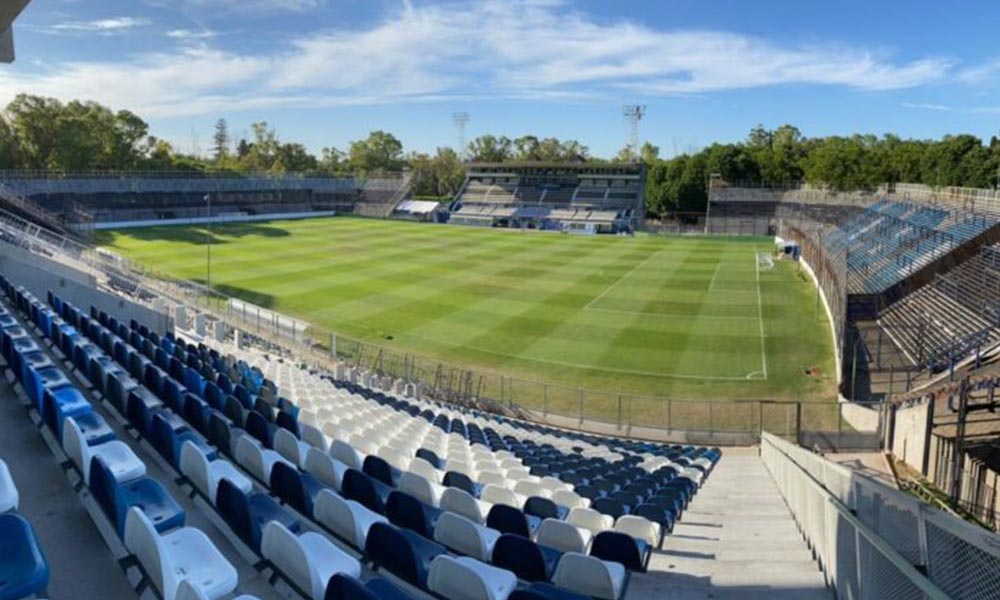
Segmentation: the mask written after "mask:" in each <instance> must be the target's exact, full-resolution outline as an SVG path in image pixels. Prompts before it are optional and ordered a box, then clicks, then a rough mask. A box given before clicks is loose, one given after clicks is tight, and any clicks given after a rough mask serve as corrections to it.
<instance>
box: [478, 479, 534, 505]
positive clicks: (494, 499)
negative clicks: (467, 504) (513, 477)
mask: <svg viewBox="0 0 1000 600" xmlns="http://www.w3.org/2000/svg"><path fill="white" fill-rule="evenodd" d="M479 497H480V498H482V499H483V500H484V501H486V502H491V503H493V504H506V505H507V506H513V507H517V508H520V507H521V506H522V505H523V504H524V499H523V498H519V497H518V495H517V494H515V493H514V492H513V491H511V490H508V489H507V488H504V487H500V486H499V485H494V484H492V483H491V484H488V485H486V486H484V487H483V492H482V494H480V496H479Z"/></svg>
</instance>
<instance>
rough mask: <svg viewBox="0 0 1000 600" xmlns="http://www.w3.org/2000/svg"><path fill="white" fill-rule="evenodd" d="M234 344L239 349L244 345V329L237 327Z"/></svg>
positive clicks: (234, 332)
mask: <svg viewBox="0 0 1000 600" xmlns="http://www.w3.org/2000/svg"><path fill="white" fill-rule="evenodd" d="M233 345H234V346H236V348H237V349H239V348H242V347H243V330H242V329H237V330H235V331H233Z"/></svg>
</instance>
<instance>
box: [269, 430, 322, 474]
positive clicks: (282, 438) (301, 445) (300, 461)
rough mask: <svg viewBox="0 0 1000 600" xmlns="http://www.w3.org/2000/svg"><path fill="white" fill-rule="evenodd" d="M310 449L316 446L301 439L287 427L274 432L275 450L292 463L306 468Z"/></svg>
mask: <svg viewBox="0 0 1000 600" xmlns="http://www.w3.org/2000/svg"><path fill="white" fill-rule="evenodd" d="M310 450H315V448H313V447H312V446H310V445H309V444H307V443H305V442H303V441H300V440H299V438H297V437H295V436H294V435H292V433H291V432H290V431H288V430H287V429H281V428H279V429H278V430H277V431H275V432H274V451H275V452H277V453H278V454H280V455H282V456H284V457H285V459H286V460H288V461H290V462H291V463H293V464H295V465H298V466H299V467H303V468H305V465H306V455H307V454H308V453H309V451H310Z"/></svg>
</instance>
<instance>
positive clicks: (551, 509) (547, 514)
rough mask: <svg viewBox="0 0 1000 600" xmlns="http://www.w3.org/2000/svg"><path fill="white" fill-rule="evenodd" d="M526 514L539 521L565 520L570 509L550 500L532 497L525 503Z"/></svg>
mask: <svg viewBox="0 0 1000 600" xmlns="http://www.w3.org/2000/svg"><path fill="white" fill-rule="evenodd" d="M524 512H525V514H529V515H531V516H533V517H538V518H539V519H560V520H562V519H565V518H566V516H567V515H568V514H569V509H568V508H566V507H565V506H559V505H558V504H556V503H555V502H553V501H551V500H549V499H548V498H541V497H538V496H532V497H530V498H528V499H527V500H525V501H524Z"/></svg>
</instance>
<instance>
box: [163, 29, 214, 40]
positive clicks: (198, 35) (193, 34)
mask: <svg viewBox="0 0 1000 600" xmlns="http://www.w3.org/2000/svg"><path fill="white" fill-rule="evenodd" d="M217 35H218V33H217V32H215V31H210V30H208V29H202V30H198V31H195V30H193V29H171V30H170V31H168V32H167V37H169V38H173V39H175V40H207V39H209V38H213V37H215V36H217Z"/></svg>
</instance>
